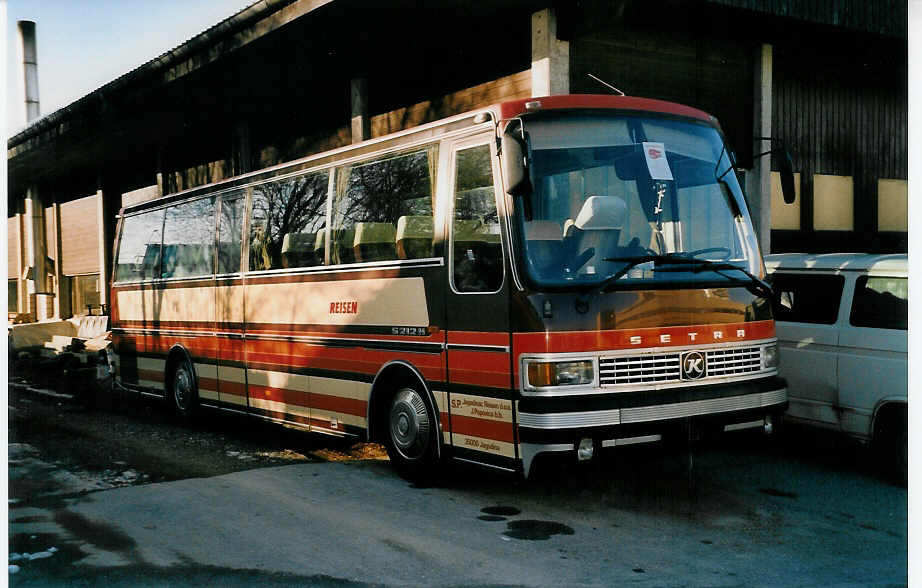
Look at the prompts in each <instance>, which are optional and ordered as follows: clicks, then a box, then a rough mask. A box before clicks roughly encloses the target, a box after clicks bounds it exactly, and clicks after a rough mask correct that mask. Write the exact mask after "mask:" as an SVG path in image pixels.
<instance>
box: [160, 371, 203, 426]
mask: <svg viewBox="0 0 922 588" xmlns="http://www.w3.org/2000/svg"><path fill="white" fill-rule="evenodd" d="M169 382H170V387H169V389H168V390H167V394H168V395H169V399H168V400H169V403H170V406H171V407H172V409H173V412H175V413H176V414H177V415H178V416H179V417H180V418H181V419H183V420H191V419H192V417H193V416H194V415H195V413H196V410H197V409H198V386H197V385H196V379H195V370H194V369H193V368H192V362H190V361H189V358H188V357H183V358H181V359H180V360H179V361H177V362H176V363H175V365H174V367H173V370H172V372H170V378H169Z"/></svg>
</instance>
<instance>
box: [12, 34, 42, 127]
mask: <svg viewBox="0 0 922 588" xmlns="http://www.w3.org/2000/svg"><path fill="white" fill-rule="evenodd" d="M16 27H17V28H18V29H19V41H20V48H21V50H22V73H23V82H24V86H23V89H24V90H25V99H26V123H27V124H28V123H31V122H32V121H33V120H35V119H37V118H38V117H39V116H40V114H41V110H40V109H39V104H38V49H37V47H36V42H35V23H34V22H32V21H31V20H20V21H17V22H16Z"/></svg>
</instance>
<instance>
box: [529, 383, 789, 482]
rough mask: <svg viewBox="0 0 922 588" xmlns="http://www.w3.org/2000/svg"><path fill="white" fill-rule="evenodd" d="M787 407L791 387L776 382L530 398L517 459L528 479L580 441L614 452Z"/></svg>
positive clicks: (730, 425) (756, 419)
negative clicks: (540, 464) (535, 464)
mask: <svg viewBox="0 0 922 588" xmlns="http://www.w3.org/2000/svg"><path fill="white" fill-rule="evenodd" d="M786 408H787V385H786V382H785V381H784V380H783V379H782V378H778V377H770V378H765V379H762V380H754V381H749V382H745V383H741V384H724V385H720V386H709V387H706V388H702V387H698V388H694V389H679V390H675V389H673V390H668V391H656V390H647V391H642V392H633V393H619V394H607V395H598V396H586V397H582V398H541V399H538V398H528V399H523V400H520V401H519V402H518V404H517V414H518V428H519V455H520V456H521V457H522V461H523V467H524V473H525V476H526V477H527V476H528V474H529V470H530V468H531V462H532V460H533V459H534V458H535V457H536V456H537V455H538V454H541V453H545V452H569V451H573V452H575V451H576V448H577V447H578V446H579V443H580V440H581V439H586V438H588V439H592V440H593V441H594V442H595V445H596V447H613V446H617V445H629V444H635V443H646V442H650V441H658V440H660V439H662V437H663V435H670V434H672V433H673V432H675V431H681V430H686V431H687V427H688V426H689V425H693V426H696V427H699V428H702V429H708V430H716V431H723V430H733V429H737V428H747V427H749V426H758V425H759V424H761V422H762V421H763V420H764V419H765V417H766V416H768V415H772V414H780V413H782V412H784V410H785V409H786Z"/></svg>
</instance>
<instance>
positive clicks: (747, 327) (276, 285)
mask: <svg viewBox="0 0 922 588" xmlns="http://www.w3.org/2000/svg"><path fill="white" fill-rule="evenodd" d="M115 260H116V262H115V264H114V265H115V268H114V275H113V285H112V297H111V302H112V309H111V317H112V327H113V328H112V337H113V343H114V349H115V356H114V359H113V361H114V366H113V369H114V371H115V373H116V382H117V383H118V384H119V385H120V386H122V387H124V388H127V389H131V390H134V391H137V392H139V393H142V394H149V395H155V396H159V397H162V398H164V399H165V400H166V401H167V402H168V403H169V404H170V405H171V406H172V407H173V408H174V409H175V411H176V412H178V413H179V414H180V415H182V416H185V417H188V416H190V415H192V414H193V413H194V412H195V411H197V410H199V409H201V408H202V407H211V408H217V409H222V410H227V411H236V412H241V413H246V414H249V415H253V416H255V417H258V418H261V419H266V420H270V421H274V422H279V423H287V424H292V425H296V426H298V427H301V428H303V429H306V430H309V431H315V432H320V433H327V434H332V435H338V436H346V437H354V438H356V439H369V440H372V441H378V442H381V443H383V444H385V445H386V447H387V450H388V454H389V456H390V458H391V461H392V462H393V463H394V465H395V466H396V467H397V469H398V471H399V472H400V473H401V474H402V475H404V476H407V477H410V478H418V477H424V476H426V475H427V473H428V472H430V471H432V469H433V468H434V467H435V466H436V465H437V464H438V463H439V462H442V461H444V460H448V459H455V460H464V461H469V462H476V463H478V464H483V465H486V466H492V467H495V468H500V469H503V470H509V471H513V472H519V473H521V474H523V475H525V476H528V474H529V471H530V469H531V467H532V463H533V460H534V459H535V457H536V456H538V455H539V454H544V453H549V452H553V453H568V454H571V455H572V456H573V458H574V459H579V460H587V459H591V458H593V457H597V456H598V455H599V454H601V453H603V450H605V449H606V448H611V447H616V446H621V445H630V444H636V443H647V442H654V441H660V440H663V439H664V438H668V436H669V435H670V434H673V433H677V432H681V434H685V435H687V434H688V431H689V427H693V428H702V429H706V430H709V431H726V430H735V429H743V428H754V427H761V428H763V429H765V430H767V431H770V429H771V424H772V419H773V418H777V416H778V415H780V413H782V412H783V411H784V409H785V408H786V405H787V396H786V387H785V382H784V380H782V379H780V378H779V377H778V372H777V363H778V348H777V340H776V337H775V326H774V322H773V319H772V307H771V300H770V298H771V289H770V288H769V287H768V286H767V285H766V284H765V282H763V281H762V277H763V275H764V268H763V263H762V257H761V254H760V252H759V247H758V244H757V242H756V237H755V233H754V231H753V227H752V224H751V221H750V217H749V213H748V210H747V205H746V202H745V200H744V196H743V191H742V189H741V187H740V185H739V183H738V179H737V176H736V174H735V173H734V167H733V160H732V154H731V152H730V151H729V150H728V148H727V146H726V145H725V143H724V138H723V135H722V132H721V130H720V127H719V125H718V123H717V121H716V120H715V119H714V118H713V117H712V116H710V115H708V114H706V113H704V112H701V111H699V110H696V109H694V108H690V107H686V106H681V105H677V104H672V103H668V102H662V101H657V100H649V99H641V98H633V97H622V96H596V95H573V96H551V97H544V98H537V99H528V100H518V101H514V102H507V103H503V104H499V105H496V106H494V107H490V108H486V109H482V110H478V111H475V112H472V113H468V114H464V115H459V116H454V117H451V118H448V119H445V120H442V121H439V122H435V123H431V124H426V125H423V126H420V127H416V128H413V129H410V130H407V131H404V132H400V133H396V134H393V135H389V136H386V137H381V138H378V139H374V140H370V141H366V142H364V143H359V144H356V145H354V146H350V147H344V148H341V149H336V150H333V151H329V152H325V153H320V154H317V155H312V156H309V157H306V158H303V159H300V160H297V161H294V162H291V163H286V164H283V165H278V166H275V167H272V168H268V169H265V170H261V171H258V172H254V173H250V174H246V175H242V176H239V177H235V178H231V179H229V180H226V181H222V182H219V183H215V184H211V185H208V186H203V187H198V188H194V189H191V190H187V191H184V192H181V193H177V194H171V195H168V196H165V197H163V198H160V199H158V200H154V201H150V202H145V203H142V204H138V205H135V206H130V207H126V208H124V209H123V210H122V211H121V213H120V215H119V223H118V241H117V244H116V253H115Z"/></svg>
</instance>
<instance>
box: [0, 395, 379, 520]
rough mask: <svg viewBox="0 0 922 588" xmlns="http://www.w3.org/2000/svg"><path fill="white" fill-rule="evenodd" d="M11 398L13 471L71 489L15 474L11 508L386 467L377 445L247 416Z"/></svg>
mask: <svg viewBox="0 0 922 588" xmlns="http://www.w3.org/2000/svg"><path fill="white" fill-rule="evenodd" d="M9 390H10V394H9V425H10V431H9V442H10V456H9V457H10V460H11V461H10V467H11V470H17V466H24V465H25V464H26V463H27V461H28V460H37V461H41V462H44V463H47V464H51V465H53V466H54V467H56V468H58V469H60V470H62V471H64V472H67V473H68V474H69V475H68V484H66V486H67V488H55V487H54V484H52V483H50V482H49V481H48V480H42V479H37V478H35V477H33V476H28V475H25V476H23V475H17V471H11V476H10V487H9V493H10V494H9V497H10V501H11V505H21V504H26V503H28V502H30V501H32V500H36V499H40V498H42V497H43V496H47V495H59V494H61V493H62V492H63V493H65V494H74V493H80V492H84V491H92V490H99V489H105V488H115V487H119V486H133V485H138V484H146V483H152V482H163V481H171V480H178V479H183V478H196V477H210V476H217V475H221V474H226V473H230V472H236V471H241V470H249V469H253V468H261V467H268V466H277V465H285V464H292V463H303V462H310V461H348V460H356V459H386V458H387V457H386V453H385V451H384V449H383V448H382V447H380V446H378V445H375V444H369V443H355V442H350V441H346V440H342V439H337V438H333V437H326V436H321V435H311V434H307V433H305V432H303V431H299V430H292V429H288V428H286V427H284V426H281V425H275V424H271V423H263V422H260V421H258V420H256V419H248V418H246V417H244V416H242V415H233V414H227V413H223V414H219V413H211V412H205V413H203V414H202V415H200V417H199V418H198V419H196V421H195V422H193V423H183V422H180V421H179V420H178V419H177V418H175V417H174V416H173V415H172V414H170V413H169V412H168V411H167V409H166V408H165V406H164V405H163V404H162V403H160V402H157V401H156V400H147V399H142V398H138V397H134V396H130V395H127V394H114V395H113V396H112V397H111V398H109V399H108V400H107V401H106V402H104V405H103V406H101V407H96V408H92V409H91V408H87V407H85V406H83V405H82V404H80V403H78V402H76V401H75V400H73V399H72V398H69V397H66V396H61V395H53V394H49V393H47V392H43V391H37V390H34V389H31V388H29V387H28V386H26V385H24V384H22V383H13V385H11V386H10V389H9ZM19 469H21V467H20V468H19ZM39 478H41V477H39ZM78 481H80V482H81V483H78Z"/></svg>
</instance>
